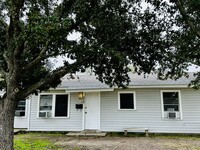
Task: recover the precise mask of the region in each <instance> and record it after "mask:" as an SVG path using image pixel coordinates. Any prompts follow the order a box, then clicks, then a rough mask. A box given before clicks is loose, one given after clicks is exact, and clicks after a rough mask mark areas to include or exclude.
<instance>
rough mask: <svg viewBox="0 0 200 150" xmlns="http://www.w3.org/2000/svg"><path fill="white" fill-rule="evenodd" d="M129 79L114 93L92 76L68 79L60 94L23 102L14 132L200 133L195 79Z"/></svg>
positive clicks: (199, 99) (55, 92)
mask: <svg viewBox="0 0 200 150" xmlns="http://www.w3.org/2000/svg"><path fill="white" fill-rule="evenodd" d="M130 78H131V82H130V85H129V88H127V89H119V88H110V87H109V86H108V85H105V84H104V83H101V82H99V81H98V80H96V77H95V76H90V75H78V76H77V77H76V76H75V79H67V78H64V79H63V81H62V83H61V85H59V86H58V87H57V88H56V89H50V90H49V91H47V92H44V93H40V94H39V95H38V96H35V95H32V96H31V97H30V98H29V100H26V103H25V101H24V100H23V101H21V102H20V103H19V105H18V109H17V110H16V115H17V116H18V117H16V118H15V128H27V129H28V130H30V131H82V130H86V129H89V130H98V131H105V132H106V131H116V132H120V131H123V130H124V128H148V129H149V132H154V133H156V132H158V133H200V91H197V90H194V89H192V88H188V84H189V82H190V80H191V78H190V79H187V78H181V79H179V80H176V81H174V80H165V81H162V80H158V79H157V78H156V76H155V75H146V77H145V76H144V75H140V76H139V75H130ZM25 106H26V107H25Z"/></svg>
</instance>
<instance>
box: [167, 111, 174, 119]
mask: <svg viewBox="0 0 200 150" xmlns="http://www.w3.org/2000/svg"><path fill="white" fill-rule="evenodd" d="M168 118H170V119H175V118H176V112H168Z"/></svg>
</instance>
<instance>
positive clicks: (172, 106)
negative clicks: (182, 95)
mask: <svg viewBox="0 0 200 150" xmlns="http://www.w3.org/2000/svg"><path fill="white" fill-rule="evenodd" d="M163 104H164V111H179V97H178V92H163Z"/></svg>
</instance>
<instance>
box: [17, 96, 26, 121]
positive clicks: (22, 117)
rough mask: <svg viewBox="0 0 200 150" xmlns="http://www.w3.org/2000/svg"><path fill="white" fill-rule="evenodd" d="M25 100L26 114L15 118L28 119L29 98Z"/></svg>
mask: <svg viewBox="0 0 200 150" xmlns="http://www.w3.org/2000/svg"><path fill="white" fill-rule="evenodd" d="M25 101H26V105H25V116H21V117H20V116H15V118H16V119H26V118H27V116H28V115H27V113H28V109H27V108H28V99H25Z"/></svg>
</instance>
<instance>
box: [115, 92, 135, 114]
mask: <svg viewBox="0 0 200 150" xmlns="http://www.w3.org/2000/svg"><path fill="white" fill-rule="evenodd" d="M120 94H133V106H134V108H131V109H121V105H120ZM118 110H122V111H123V110H125V111H126V110H131V111H134V110H136V92H135V91H119V92H118Z"/></svg>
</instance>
